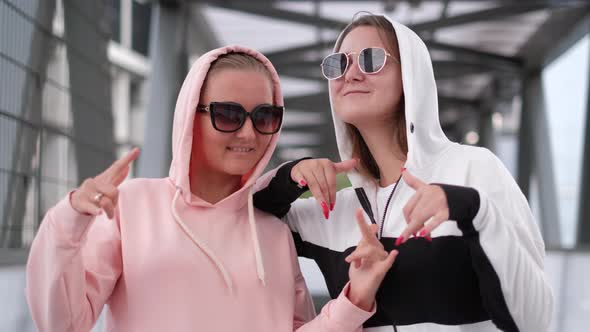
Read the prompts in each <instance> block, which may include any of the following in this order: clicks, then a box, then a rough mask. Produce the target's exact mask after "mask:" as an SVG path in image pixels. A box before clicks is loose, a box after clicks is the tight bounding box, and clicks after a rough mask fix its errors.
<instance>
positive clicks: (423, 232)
mask: <svg viewBox="0 0 590 332" xmlns="http://www.w3.org/2000/svg"><path fill="white" fill-rule="evenodd" d="M424 235H426V228H422V230H421V231H420V236H421V237H424Z"/></svg>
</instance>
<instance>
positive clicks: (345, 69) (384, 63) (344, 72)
mask: <svg viewBox="0 0 590 332" xmlns="http://www.w3.org/2000/svg"><path fill="white" fill-rule="evenodd" d="M371 48H377V49H380V50H383V52H384V53H385V60H383V66H381V68H379V70H377V71H374V72H371V73H368V72H366V71H364V70H363V68H361V63H360V61H359V59H360V57H361V53H363V52H364V51H365V50H368V49H371ZM336 54H344V55H345V56H346V67H345V68H344V71H343V72H342V74H341V75H340V76H337V77H333V78H330V77H328V76H326V74H325V73H324V62H325V61H326V59H327V58H329V57H331V56H333V55H336ZM353 54H358V55H357V59H356V64H357V65H358V67H359V70H360V71H361V73H363V74H365V75H374V74H378V73H379V72H380V71H381V70H383V68H385V65H386V64H387V58H388V57H391V58H392V59H393V60H395V62H397V63H398V64H399V63H400V62H399V60H398V59H396V58H395V57H394V56H393V55H391V54H389V52H387V50H386V49H384V48H383V47H365V48H363V49H362V50H360V52H349V53H344V52H336V53H332V54H329V55H327V56H326V57H325V58H324V59H323V60H322V63H321V64H320V67H322V75H323V76H324V77H325V78H326V79H327V80H329V81H333V80H337V79H339V78H340V77H342V76H344V75H345V74H346V72H347V71H348V69H350V56H351V55H353Z"/></svg>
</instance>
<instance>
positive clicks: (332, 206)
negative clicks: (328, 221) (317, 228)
mask: <svg viewBox="0 0 590 332" xmlns="http://www.w3.org/2000/svg"><path fill="white" fill-rule="evenodd" d="M335 205H336V203H330V211H334V206H335Z"/></svg>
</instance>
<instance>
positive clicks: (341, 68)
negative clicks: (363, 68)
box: [322, 53, 348, 80]
mask: <svg viewBox="0 0 590 332" xmlns="http://www.w3.org/2000/svg"><path fill="white" fill-rule="evenodd" d="M347 65H348V61H347V56H346V54H344V53H334V54H330V55H328V56H327V57H326V58H324V61H322V73H323V74H324V76H325V77H326V78H327V79H330V80H331V79H335V78H338V77H340V76H342V75H344V72H346V66H347Z"/></svg>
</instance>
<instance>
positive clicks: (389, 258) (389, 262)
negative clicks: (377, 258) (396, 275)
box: [385, 250, 399, 270]
mask: <svg viewBox="0 0 590 332" xmlns="http://www.w3.org/2000/svg"><path fill="white" fill-rule="evenodd" d="M398 254H399V251H397V250H392V251H390V252H389V255H387V258H386V259H385V267H386V268H387V270H389V269H390V268H391V267H392V266H393V263H395V259H396V258H397V255H398Z"/></svg>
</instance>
